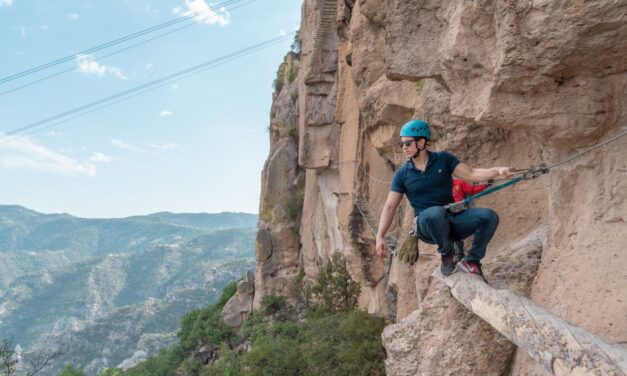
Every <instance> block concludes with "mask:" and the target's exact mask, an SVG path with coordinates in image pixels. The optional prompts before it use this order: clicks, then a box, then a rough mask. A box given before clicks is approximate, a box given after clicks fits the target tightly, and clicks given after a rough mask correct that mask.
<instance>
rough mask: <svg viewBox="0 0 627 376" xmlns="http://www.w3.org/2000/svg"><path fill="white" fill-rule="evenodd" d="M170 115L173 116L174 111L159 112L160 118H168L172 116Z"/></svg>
mask: <svg viewBox="0 0 627 376" xmlns="http://www.w3.org/2000/svg"><path fill="white" fill-rule="evenodd" d="M170 115H172V111H168V110H163V111H161V112H159V116H161V117H166V116H170Z"/></svg>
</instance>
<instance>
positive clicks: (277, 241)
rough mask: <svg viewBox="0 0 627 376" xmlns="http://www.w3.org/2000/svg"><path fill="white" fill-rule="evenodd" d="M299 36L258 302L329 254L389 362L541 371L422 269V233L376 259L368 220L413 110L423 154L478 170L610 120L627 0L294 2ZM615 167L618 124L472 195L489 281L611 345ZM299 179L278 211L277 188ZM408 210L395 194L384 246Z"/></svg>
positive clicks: (265, 226)
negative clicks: (405, 252)
mask: <svg viewBox="0 0 627 376" xmlns="http://www.w3.org/2000/svg"><path fill="white" fill-rule="evenodd" d="M331 3H332V4H331ZM330 4H331V5H334V6H335V9H334V11H333V12H329V9H331V8H330ZM329 19H331V21H332V22H329ZM316 36H318V38H317V39H316ZM300 38H301V53H300V56H299V59H298V62H297V65H298V75H297V77H296V78H295V80H294V81H293V83H290V84H289V85H287V84H286V85H284V86H283V87H282V88H281V90H278V91H277V93H276V94H275V101H274V103H273V110H272V111H273V112H272V114H273V115H272V122H271V124H272V125H271V140H272V145H271V151H270V157H269V159H268V162H267V163H266V168H265V169H264V180H263V188H262V204H261V209H262V210H261V211H260V214H261V215H260V217H261V230H260V232H259V236H258V245H257V247H258V248H257V249H258V253H257V258H258V260H257V263H258V267H257V273H256V276H255V287H256V291H258V292H260V293H258V294H256V296H255V302H256V304H258V302H259V300H260V299H261V296H262V295H263V294H266V293H282V294H286V291H287V289H288V286H289V283H290V280H291V278H292V277H293V276H294V275H295V273H296V272H297V270H298V268H300V267H301V266H302V267H303V268H304V270H305V272H306V275H307V276H308V277H310V278H313V277H314V276H315V275H316V274H317V272H318V270H319V268H320V266H321V265H322V263H323V262H324V260H325V259H326V258H328V257H329V255H330V254H331V253H333V252H341V253H343V254H344V256H345V257H346V259H347V262H348V267H349V271H350V273H351V275H352V276H353V278H354V279H355V280H356V281H358V282H359V283H360V284H361V286H362V296H361V297H360V305H361V306H362V307H364V308H366V309H368V310H369V311H370V312H371V313H373V314H377V315H381V316H385V317H387V318H390V319H391V322H390V325H389V326H388V328H386V331H385V332H384V336H383V338H384V344H385V346H386V349H387V352H388V362H387V372H388V374H390V375H415V374H423V375H458V374H477V375H478V374H481V375H542V374H545V371H544V370H542V369H540V368H539V367H538V366H536V365H535V363H534V362H533V361H532V360H531V359H530V358H528V357H527V356H526V355H525V354H524V353H521V352H518V351H517V350H516V348H515V347H514V346H513V345H512V344H511V343H510V342H508V341H507V340H506V339H505V338H503V337H502V336H500V334H498V333H497V332H495V331H494V330H493V329H491V328H490V327H489V326H488V325H487V324H485V323H484V322H483V321H481V320H480V319H479V318H477V317H475V316H473V315H472V314H470V313H469V312H468V311H467V310H466V309H465V308H464V307H463V306H461V305H460V304H459V303H457V302H456V301H455V300H454V299H453V298H452V297H451V296H450V293H449V292H448V289H447V288H446V287H445V286H444V285H442V284H441V283H439V282H437V281H435V280H433V279H432V278H431V276H430V275H431V271H432V270H433V269H434V268H436V267H438V266H439V257H438V256H437V254H436V252H435V249H434V248H433V247H432V246H427V245H424V246H422V247H421V254H423V256H421V259H420V260H419V262H418V263H417V264H416V265H414V266H413V267H410V266H407V265H403V264H399V263H397V262H396V260H392V262H391V263H390V262H384V260H381V259H379V258H377V257H375V256H374V231H376V226H377V223H378V216H379V214H380V212H381V208H382V206H383V203H384V201H385V198H386V196H387V193H388V191H389V180H390V179H391V177H392V174H393V172H394V170H395V169H396V168H397V167H398V166H399V165H400V164H401V163H403V162H404V159H403V156H402V155H401V153H399V151H398V150H397V149H398V148H397V147H396V142H397V139H398V137H397V135H398V131H399V129H400V127H401V125H402V124H403V123H404V122H406V121H407V120H410V119H411V118H415V117H418V118H424V119H426V120H428V121H429V122H430V123H431V124H432V127H433V133H434V140H433V142H432V145H431V149H432V150H448V151H450V152H452V153H454V154H456V155H457V156H458V157H459V158H460V159H461V160H463V161H465V162H467V163H469V164H471V165H473V166H477V167H491V166H495V165H509V166H514V167H516V168H524V167H528V166H530V165H534V164H538V163H540V162H547V163H549V164H550V163H552V162H558V161H561V160H563V159H565V158H567V157H568V156H571V155H573V154H574V153H576V152H577V151H580V150H583V149H585V148H586V147H590V146H592V145H594V144H596V143H598V142H601V141H603V140H606V139H608V138H609V137H611V136H612V135H616V134H618V133H619V132H624V131H625V130H626V129H627V128H626V124H627V99H626V98H627V95H625V94H626V90H625V88H626V86H627V73H626V72H627V3H625V2H624V1H569V2H565V1H546V0H508V1H488V0H479V1H452V0H444V1H427V0H424V1H418V0H411V1H405V0H388V1H385V0H305V1H304V2H303V7H302V24H301V32H300ZM285 64H286V63H284V65H285ZM294 97H295V98H296V99H293V98H294ZM281 124H290V125H289V126H287V125H285V127H287V128H286V129H294V127H295V128H296V131H293V130H292V131H287V130H284V131H281V129H283V128H282V125H281ZM295 135H296V136H295ZM626 163H627V137H624V138H622V139H620V140H618V141H616V142H614V143H612V144H609V145H607V146H606V147H603V148H599V149H595V150H594V151H592V152H590V153H587V154H586V155H584V156H583V157H581V158H579V159H576V160H573V161H572V162H569V163H567V164H564V165H560V166H558V167H556V168H555V169H553V170H552V171H551V173H550V174H549V175H548V176H547V175H545V176H542V177H540V178H538V179H536V180H534V181H529V182H523V183H520V184H518V185H516V186H514V187H513V188H508V189H507V190H506V191H501V192H499V193H496V194H494V195H491V196H489V197H486V198H484V199H481V200H480V201H479V202H478V205H479V206H485V207H491V208H493V209H495V210H496V211H497V212H498V213H499V215H500V219H501V221H500V226H499V229H498V231H497V233H496V235H495V238H494V239H493V241H492V243H491V246H490V247H489V249H488V254H487V256H486V259H485V260H484V263H485V265H486V267H485V269H486V271H487V273H486V274H487V276H488V279H489V280H490V281H491V282H492V283H493V284H494V285H496V286H498V287H502V288H508V289H512V290H514V291H516V292H518V293H520V294H524V295H527V296H529V297H530V298H531V299H533V300H534V301H535V302H536V303H538V304H540V305H542V306H543V307H545V308H547V309H549V310H551V311H552V312H554V313H555V314H557V315H559V316H560V317H562V318H564V319H566V320H568V321H570V322H572V323H573V324H576V325H579V326H581V327H583V328H584V329H586V330H589V331H591V332H593V333H596V334H598V335H601V336H603V337H605V338H607V339H610V340H614V341H617V342H627V292H626V290H625V289H624V286H625V283H626V282H627V268H625V267H624V263H623V262H622V261H623V259H624V258H625V251H624V244H625V243H626V242H627V231H626V230H627V227H626V223H625V222H626V221H627V204H626V202H625V195H626V194H627V193H625V192H627V165H626ZM299 191H300V192H303V193H304V197H302V198H303V199H304V201H303V204H302V213H301V211H296V215H297V217H293V216H290V213H291V214H294V213H295V211H290V210H288V209H285V208H284V209H281V207H282V206H285V204H284V203H283V201H285V200H281V199H280V197H299V196H298V195H297V194H295V193H294V192H299ZM301 196H302V194H301ZM268 208H272V210H270V212H268V213H271V214H272V215H270V214H268V213H266V212H267V211H268V210H269V209H268ZM299 210H300V209H299ZM264 213H265V214H264ZM301 214H302V216H301ZM411 215H412V213H411V208H409V206H408V205H407V203H406V202H403V204H402V205H401V208H400V210H399V212H397V217H396V219H395V220H394V223H393V225H392V228H391V229H390V232H389V233H390V235H391V238H390V241H391V242H393V241H394V239H393V238H396V239H397V240H402V239H403V237H404V234H405V233H406V232H407V231H408V229H409V226H410V223H411Z"/></svg>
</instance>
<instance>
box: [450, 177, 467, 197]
mask: <svg viewBox="0 0 627 376" xmlns="http://www.w3.org/2000/svg"><path fill="white" fill-rule="evenodd" d="M464 197H466V195H465V194H464V191H463V190H462V186H461V182H460V181H459V180H457V179H453V200H454V201H455V202H460V201H461V200H463V199H464Z"/></svg>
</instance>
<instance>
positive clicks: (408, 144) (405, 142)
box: [398, 140, 416, 148]
mask: <svg viewBox="0 0 627 376" xmlns="http://www.w3.org/2000/svg"><path fill="white" fill-rule="evenodd" d="M414 141H416V140H407V141H401V142H399V143H398V146H399V147H401V148H402V147H410V146H411V143H412V142H414Z"/></svg>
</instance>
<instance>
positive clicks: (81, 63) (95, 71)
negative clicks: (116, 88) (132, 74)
mask: <svg viewBox="0 0 627 376" xmlns="http://www.w3.org/2000/svg"><path fill="white" fill-rule="evenodd" d="M76 65H77V66H78V70H79V71H81V72H83V73H85V74H91V75H94V76H98V77H103V76H105V75H107V74H111V75H114V76H115V77H117V78H119V79H121V80H127V79H128V77H126V76H125V75H124V74H123V73H122V71H121V70H120V68H117V67H108V66H106V65H102V64H99V63H98V62H97V61H96V60H95V59H94V57H93V56H91V55H76Z"/></svg>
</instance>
